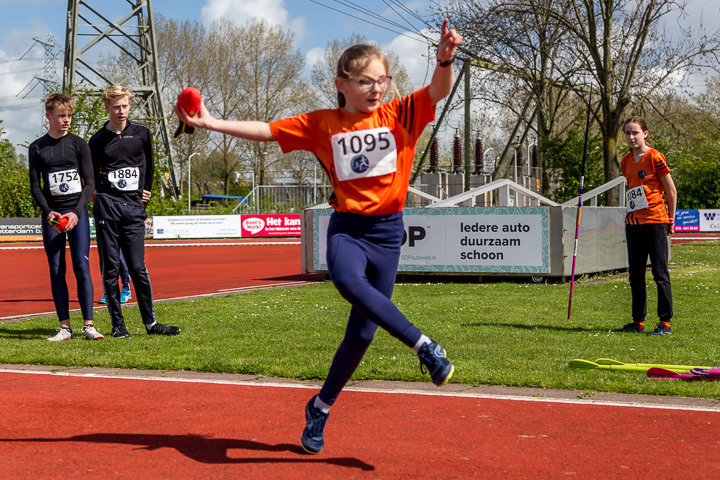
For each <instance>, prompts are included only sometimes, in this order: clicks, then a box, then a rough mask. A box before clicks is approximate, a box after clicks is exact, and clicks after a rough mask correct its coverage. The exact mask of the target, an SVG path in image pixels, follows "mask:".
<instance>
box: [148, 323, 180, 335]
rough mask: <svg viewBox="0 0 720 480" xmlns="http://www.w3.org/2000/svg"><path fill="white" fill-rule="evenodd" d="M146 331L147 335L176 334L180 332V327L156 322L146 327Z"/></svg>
mask: <svg viewBox="0 0 720 480" xmlns="http://www.w3.org/2000/svg"><path fill="white" fill-rule="evenodd" d="M147 333H148V335H178V334H179V333H180V329H179V328H178V327H171V326H170V325H163V324H162V323H156V324H155V325H153V326H152V327H150V328H148V329H147Z"/></svg>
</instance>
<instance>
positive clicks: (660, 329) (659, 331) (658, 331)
mask: <svg viewBox="0 0 720 480" xmlns="http://www.w3.org/2000/svg"><path fill="white" fill-rule="evenodd" d="M671 333H672V331H671V330H670V327H667V326H665V325H663V324H662V323H658V324H657V326H656V327H655V330H653V331H652V332H650V333H648V337H658V336H660V335H670V334H671Z"/></svg>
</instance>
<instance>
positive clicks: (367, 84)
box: [353, 76, 392, 92]
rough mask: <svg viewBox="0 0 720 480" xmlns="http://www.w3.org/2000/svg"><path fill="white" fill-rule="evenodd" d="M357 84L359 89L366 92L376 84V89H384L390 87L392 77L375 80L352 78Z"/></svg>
mask: <svg viewBox="0 0 720 480" xmlns="http://www.w3.org/2000/svg"><path fill="white" fill-rule="evenodd" d="M353 80H355V81H356V82H357V84H358V85H359V86H360V89H361V90H363V91H366V92H369V91H370V90H372V89H373V88H374V87H375V84H377V86H378V87H380V88H381V89H383V90H384V89H386V88H388V87H389V86H390V82H391V81H392V77H390V76H388V77H380V78H378V79H377V80H373V79H372V78H367V77H365V78H353Z"/></svg>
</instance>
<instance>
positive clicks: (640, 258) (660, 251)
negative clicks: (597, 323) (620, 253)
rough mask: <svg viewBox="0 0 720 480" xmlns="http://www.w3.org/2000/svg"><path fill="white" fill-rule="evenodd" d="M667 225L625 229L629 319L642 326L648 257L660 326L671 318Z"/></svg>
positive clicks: (645, 299) (645, 312)
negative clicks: (630, 304) (629, 293)
mask: <svg viewBox="0 0 720 480" xmlns="http://www.w3.org/2000/svg"><path fill="white" fill-rule="evenodd" d="M668 226H669V225H668V224H667V223H645V224H642V225H625V236H626V237H627V250H628V262H629V269H628V271H629V273H630V290H631V292H632V318H633V320H634V321H636V322H642V321H644V320H645V315H647V289H646V287H645V272H646V270H647V260H648V257H650V265H651V267H652V274H653V279H654V280H655V284H656V285H657V291H658V306H657V314H658V317H659V318H660V321H661V322H669V321H670V319H671V318H672V316H673V309H672V291H671V290H670V274H669V273H668V256H669V249H668V241H667V238H668V237H667V234H668Z"/></svg>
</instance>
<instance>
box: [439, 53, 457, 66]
mask: <svg viewBox="0 0 720 480" xmlns="http://www.w3.org/2000/svg"><path fill="white" fill-rule="evenodd" d="M437 61H438V67H449V66H450V65H452V64H453V62H454V61H455V57H454V56H453V57H452V58H451V59H450V60H445V61H444V62H441V61H440V59H439V58H438V59H437Z"/></svg>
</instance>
